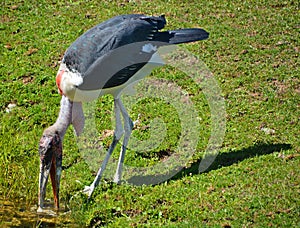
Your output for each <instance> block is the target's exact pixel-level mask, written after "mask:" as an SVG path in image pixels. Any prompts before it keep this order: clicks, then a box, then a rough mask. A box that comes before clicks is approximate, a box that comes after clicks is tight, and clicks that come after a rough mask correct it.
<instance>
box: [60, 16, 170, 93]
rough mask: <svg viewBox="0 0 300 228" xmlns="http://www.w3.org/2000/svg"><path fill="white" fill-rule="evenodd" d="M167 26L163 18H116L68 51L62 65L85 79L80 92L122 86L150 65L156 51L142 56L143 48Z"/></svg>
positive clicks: (92, 31) (89, 33) (94, 29)
mask: <svg viewBox="0 0 300 228" xmlns="http://www.w3.org/2000/svg"><path fill="white" fill-rule="evenodd" d="M165 24H166V21H165V18H164V16H160V17H148V16H145V15H142V14H133V15H122V16H117V17H114V18H112V19H110V20H108V21H105V22H103V23H101V24H99V25H97V26H95V27H93V28H92V29H90V30H88V31H87V32H86V33H84V34H83V35H82V36H80V37H79V38H78V39H77V40H76V41H75V42H74V43H73V44H72V45H71V46H70V47H69V48H68V50H67V52H66V54H65V56H64V59H63V62H64V63H65V64H66V65H67V67H68V68H69V70H73V71H77V72H79V73H80V74H81V75H82V76H83V77H84V82H83V84H81V85H80V86H79V88H80V89H83V90H93V89H99V88H108V87H114V86H117V85H121V84H123V83H124V82H126V81H127V80H128V79H129V78H130V77H132V76H133V75H134V74H135V73H136V72H137V71H138V70H139V69H141V68H142V67H143V66H144V65H145V64H146V63H147V62H148V61H149V59H150V58H151V56H152V55H153V53H154V51H149V52H142V51H141V50H142V47H143V45H145V44H146V43H145V42H147V41H151V40H152V39H153V37H155V35H156V33H158V30H160V29H162V28H163V27H164V26H165Z"/></svg>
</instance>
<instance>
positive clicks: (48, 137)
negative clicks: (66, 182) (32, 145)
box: [38, 127, 62, 212]
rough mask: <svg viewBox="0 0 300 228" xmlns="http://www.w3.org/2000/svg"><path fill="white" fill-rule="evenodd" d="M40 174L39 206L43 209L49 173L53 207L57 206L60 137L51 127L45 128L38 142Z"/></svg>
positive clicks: (60, 168)
mask: <svg viewBox="0 0 300 228" xmlns="http://www.w3.org/2000/svg"><path fill="white" fill-rule="evenodd" d="M39 155H40V176H39V202H38V203H39V208H38V211H40V212H42V211H43V206H44V199H45V195H46V187H47V182H48V177H49V173H50V177H51V182H52V189H53V194H54V204H55V208H56V209H58V208H59V184H60V176H61V170H62V139H61V137H60V135H59V134H58V132H57V131H56V130H54V129H53V128H52V127H50V128H48V129H46V130H45V131H44V133H43V136H42V138H41V139H40V143H39Z"/></svg>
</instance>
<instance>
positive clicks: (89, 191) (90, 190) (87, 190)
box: [82, 185, 95, 198]
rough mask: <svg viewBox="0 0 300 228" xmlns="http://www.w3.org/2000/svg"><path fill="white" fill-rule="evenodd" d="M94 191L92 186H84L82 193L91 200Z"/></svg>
mask: <svg viewBox="0 0 300 228" xmlns="http://www.w3.org/2000/svg"><path fill="white" fill-rule="evenodd" d="M94 190H95V186H93V185H91V186H84V189H83V190H82V192H83V193H84V194H86V195H87V196H88V198H91V196H92V194H93V192H94Z"/></svg>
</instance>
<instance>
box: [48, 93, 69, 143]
mask: <svg viewBox="0 0 300 228" xmlns="http://www.w3.org/2000/svg"><path fill="white" fill-rule="evenodd" d="M72 106H73V102H72V101H70V100H69V99H68V98H67V97H65V96H62V98H61V101H60V110H59V115H58V118H57V120H56V122H55V123H54V124H53V125H52V126H51V127H50V128H53V129H54V130H55V131H57V132H58V133H59V136H60V138H61V139H63V138H64V136H65V134H66V131H67V129H68V127H69V125H70V124H71V121H72Z"/></svg>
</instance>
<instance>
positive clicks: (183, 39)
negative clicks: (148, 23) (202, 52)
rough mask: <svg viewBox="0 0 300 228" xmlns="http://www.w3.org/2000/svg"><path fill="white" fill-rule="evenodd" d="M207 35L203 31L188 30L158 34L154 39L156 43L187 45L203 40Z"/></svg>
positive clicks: (197, 29) (196, 29)
mask: <svg viewBox="0 0 300 228" xmlns="http://www.w3.org/2000/svg"><path fill="white" fill-rule="evenodd" d="M208 36H209V33H208V32H206V31H205V30H204V29H199V28H190V29H177V30H172V31H166V32H160V33H158V36H157V37H156V40H157V41H161V42H167V43H169V44H180V43H189V42H194V41H199V40H205V39H207V38H208Z"/></svg>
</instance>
